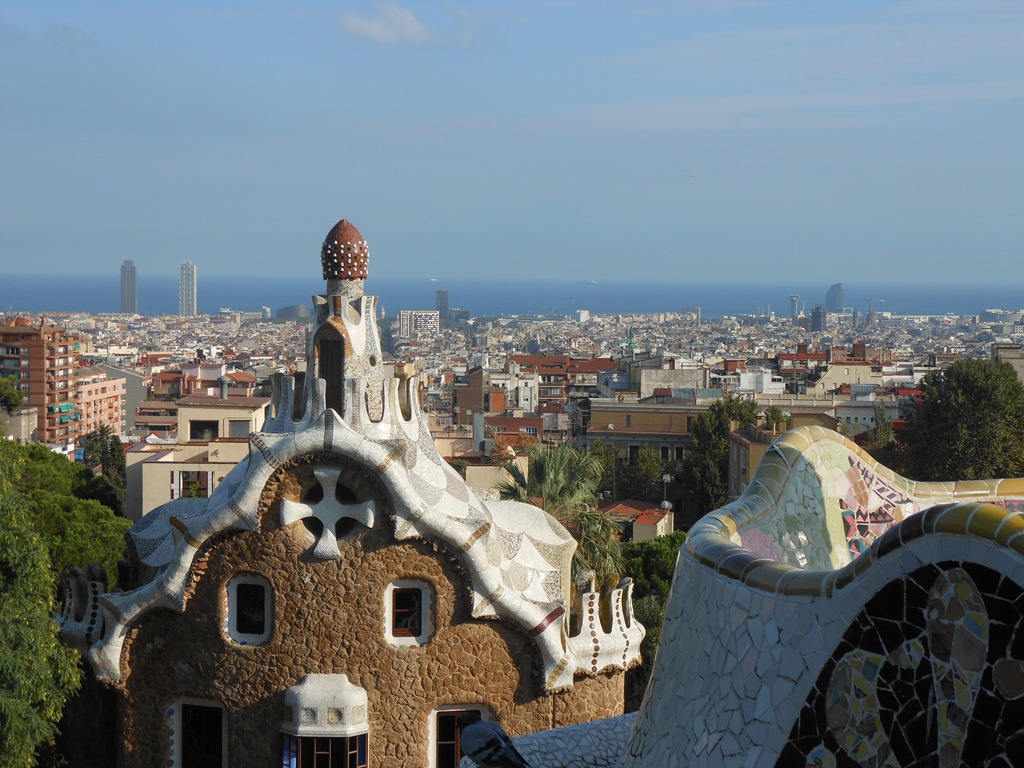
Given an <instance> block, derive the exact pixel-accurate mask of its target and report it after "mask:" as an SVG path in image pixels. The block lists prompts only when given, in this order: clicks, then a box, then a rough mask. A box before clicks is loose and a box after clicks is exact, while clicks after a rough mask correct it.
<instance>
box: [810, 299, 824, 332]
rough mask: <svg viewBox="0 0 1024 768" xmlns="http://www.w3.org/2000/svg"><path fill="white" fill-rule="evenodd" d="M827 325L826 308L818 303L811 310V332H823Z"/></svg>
mask: <svg viewBox="0 0 1024 768" xmlns="http://www.w3.org/2000/svg"><path fill="white" fill-rule="evenodd" d="M827 325H828V309H826V308H825V307H823V306H821V305H820V304H819V305H818V306H816V307H815V308H814V309H812V310H811V332H812V333H824V332H825V328H826V326H827Z"/></svg>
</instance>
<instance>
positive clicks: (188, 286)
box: [178, 261, 199, 317]
mask: <svg viewBox="0 0 1024 768" xmlns="http://www.w3.org/2000/svg"><path fill="white" fill-rule="evenodd" d="M178 314H179V315H181V316H182V317H194V316H195V315H198V314H199V312H198V310H197V309H196V265H195V264H193V263H192V262H191V261H186V262H185V263H184V264H182V265H181V269H180V270H178Z"/></svg>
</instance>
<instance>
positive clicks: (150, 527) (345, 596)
mask: <svg viewBox="0 0 1024 768" xmlns="http://www.w3.org/2000/svg"><path fill="white" fill-rule="evenodd" d="M321 257H322V265H323V273H324V279H325V280H326V281H327V290H326V292H325V294H324V295H321V296H315V297H314V307H315V310H316V317H317V319H316V322H315V323H314V330H313V333H312V335H311V338H310V341H309V349H308V359H309V370H308V374H307V376H306V377H305V379H304V381H303V382H302V385H301V387H300V386H299V385H297V383H296V382H295V380H294V379H292V378H284V379H282V380H281V381H280V382H279V385H278V387H277V389H276V392H275V398H274V412H273V416H272V417H271V418H270V419H269V420H268V421H267V423H266V424H265V425H264V426H263V427H262V429H261V430H260V431H258V432H254V433H253V434H252V435H251V436H250V438H249V453H248V456H247V457H246V458H245V459H243V460H242V461H241V462H240V463H239V464H238V466H237V467H236V468H235V469H234V470H233V471H232V472H231V473H230V474H229V475H227V477H225V478H224V480H223V481H222V482H221V483H220V484H219V485H218V486H217V488H216V490H215V491H214V492H213V494H212V496H211V497H210V498H208V499H203V498H199V499H193V498H185V499H177V500H174V501H171V502H169V503H167V504H164V505H163V506H161V507H158V508H157V509H155V510H154V511H153V512H151V513H150V514H148V515H146V516H145V517H144V518H143V519H142V520H140V521H139V522H137V523H136V524H135V526H134V527H133V528H132V529H131V531H130V534H129V537H130V557H129V562H128V563H127V567H126V568H125V569H123V570H124V573H122V575H121V586H122V587H123V588H124V589H125V590H126V591H115V592H106V591H105V590H106V586H105V585H104V584H103V582H102V579H101V578H100V576H99V574H98V573H96V572H95V571H92V572H91V573H90V574H89V575H86V574H83V573H78V574H77V576H74V575H72V576H69V577H68V578H67V579H66V584H65V593H66V595H67V597H66V599H65V604H64V609H63V612H62V616H61V617H60V620H61V624H62V634H63V636H64V638H65V640H66V641H67V642H69V643H73V644H75V645H76V646H77V647H79V648H81V649H82V651H83V653H84V655H85V657H86V658H87V660H88V662H89V664H90V666H91V669H92V671H93V672H94V674H95V677H96V678H97V679H98V680H99V682H100V686H99V690H100V691H101V692H104V691H105V694H104V695H106V696H107V697H112V698H114V699H116V702H115V704H116V706H115V707H113V708H111V710H112V711H116V715H113V716H112V717H111V718H110V719H111V721H112V725H111V729H110V730H111V731H112V733H109V734H107V735H108V736H109V739H105V738H103V734H102V729H101V728H100V729H97V730H98V733H99V735H98V736H97V737H96V738H95V739H93V741H94V742H95V743H96V750H94V754H93V755H85V754H83V755H76V756H72V760H73V762H75V764H93V763H94V762H95V754H96V753H98V752H101V751H102V748H103V747H102V745H103V744H104V743H107V742H109V744H113V745H115V746H114V747H113V751H114V753H115V755H114V758H113V759H114V761H115V762H116V763H117V764H118V765H120V766H147V767H148V766H153V765H163V766H172V767H173V766H179V767H184V766H193V765H202V766H239V767H241V766H246V768H248V767H249V766H270V765H285V766H296V767H297V768H301V767H308V766H320V765H332V766H333V765H346V766H431V767H432V768H445V767H446V766H455V765H457V764H458V761H459V758H460V756H461V755H460V745H459V738H458V725H457V717H458V714H459V713H460V712H462V711H464V710H470V709H472V710H477V711H479V712H480V713H481V714H482V716H483V717H485V718H493V719H496V720H498V721H500V722H501V724H502V726H503V727H504V728H505V729H506V730H507V731H508V732H509V733H511V734H513V735H519V734H524V733H529V732H532V731H537V730H541V729H545V728H550V727H552V726H561V725H569V724H573V723H579V722H585V721H589V720H594V719H597V718H606V717H609V716H612V715H614V714H617V713H621V711H622V707H623V675H624V671H625V669H626V668H628V667H630V666H632V665H633V664H635V663H637V662H638V661H639V647H640V641H641V640H642V638H643V636H644V629H643V627H642V626H640V625H639V624H638V623H637V622H636V621H635V620H634V619H633V616H632V605H631V598H630V594H631V587H630V586H629V584H628V583H627V584H624V585H622V587H621V588H620V589H617V590H615V591H613V592H612V593H610V594H605V595H603V596H601V595H598V594H595V593H594V592H593V590H592V589H588V584H587V583H586V580H585V579H584V580H583V581H582V582H580V583H578V584H577V585H576V586H577V588H578V589H577V590H576V591H574V590H573V589H572V586H573V585H572V583H571V576H570V561H571V558H572V554H573V550H574V548H575V542H574V541H573V539H572V538H571V537H570V536H569V534H568V533H567V532H566V530H565V529H564V528H563V527H562V526H561V525H560V524H559V523H558V522H557V521H555V520H554V519H553V518H551V517H550V516H548V515H547V514H545V513H544V512H543V511H542V510H540V509H538V508H536V507H532V506H530V505H527V504H521V503H518V502H511V501H481V500H479V499H478V498H477V497H476V496H475V495H474V493H473V492H472V491H471V490H470V489H469V488H468V487H467V486H466V484H465V483H464V482H463V480H462V479H461V478H460V477H459V475H458V474H457V473H456V472H454V471H453V470H452V469H451V468H450V467H449V466H448V465H447V464H446V463H445V462H444V461H443V459H442V458H441V457H440V455H439V454H438V453H437V451H436V449H435V448H434V445H433V442H432V440H431V438H430V434H429V432H428V430H427V426H426V420H425V419H423V418H422V417H421V415H420V412H419V408H418V404H417V398H416V397H415V393H416V386H417V385H416V381H415V378H405V377H403V378H396V377H388V376H386V373H385V371H386V369H385V367H384V365H383V362H382V360H381V350H380V342H379V337H378V332H377V328H376V324H375V320H374V318H375V311H374V310H375V307H376V298H375V297H372V296H365V295H364V294H363V280H364V278H365V277H366V274H367V262H368V250H367V246H366V242H365V241H364V240H363V238H362V236H361V235H360V234H359V232H358V231H357V230H356V229H355V227H353V226H352V225H351V224H350V223H348V222H346V221H341V222H339V223H338V224H337V225H336V226H335V227H334V228H333V229H332V230H331V232H330V233H329V234H328V236H327V239H326V241H325V242H324V245H323V249H322V253H321ZM88 746H91V745H86V747H88ZM90 761H92V762H90Z"/></svg>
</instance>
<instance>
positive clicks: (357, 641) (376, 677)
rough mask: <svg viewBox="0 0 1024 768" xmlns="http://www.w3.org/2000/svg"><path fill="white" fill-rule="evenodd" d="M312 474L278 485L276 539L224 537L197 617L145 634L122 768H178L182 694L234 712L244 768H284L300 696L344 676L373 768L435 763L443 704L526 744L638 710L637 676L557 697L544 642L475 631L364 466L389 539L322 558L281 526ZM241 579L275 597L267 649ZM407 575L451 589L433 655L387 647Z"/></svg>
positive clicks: (133, 680)
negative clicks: (235, 592) (434, 727)
mask: <svg viewBox="0 0 1024 768" xmlns="http://www.w3.org/2000/svg"><path fill="white" fill-rule="evenodd" d="M319 458H320V460H324V461H325V460H326V458H327V457H319ZM331 461H333V462H335V463H338V459H337V458H336V457H335V458H332V459H331ZM312 467H313V464H312V463H309V462H303V463H298V464H295V465H293V466H291V467H286V468H284V469H282V470H280V471H279V472H278V473H277V474H276V475H275V477H274V478H273V479H272V480H271V482H270V483H269V484H268V487H267V490H266V492H265V494H264V500H263V503H262V507H263V509H262V511H261V525H262V528H263V532H260V533H250V532H243V533H237V534H234V535H229V536H224V537H220V538H218V539H216V540H214V541H212V542H211V543H209V544H208V545H207V546H206V548H205V551H204V552H202V553H200V554H199V556H198V557H197V561H196V567H195V568H194V573H195V574H196V575H197V576H196V578H194V579H193V582H192V585H191V586H190V589H189V593H188V600H187V604H186V607H185V612H184V614H183V615H179V614H176V613H172V612H169V611H154V612H152V613H150V614H147V615H146V616H144V617H143V618H142V620H141V621H140V622H139V624H138V625H137V626H136V627H135V628H134V629H133V630H132V631H131V633H130V636H129V639H128V641H127V642H126V645H125V654H126V657H125V661H126V664H125V667H126V670H127V675H126V678H125V681H124V684H123V690H122V695H123V697H124V701H123V709H122V712H124V714H125V717H124V718H123V719H122V732H121V734H120V735H121V744H122V753H121V759H120V764H121V765H122V766H139V767H140V768H141V767H142V766H146V767H147V768H148V767H149V766H154V765H168V764H169V760H170V758H171V743H172V734H171V729H172V724H173V720H172V718H170V717H169V715H168V713H169V711H170V709H171V706H172V704H173V703H174V702H175V700H177V699H179V698H181V697H188V698H195V699H209V700H213V701H218V702H220V703H221V704H223V705H224V707H225V709H226V711H227V729H228V752H229V762H228V764H229V765H230V766H239V767H241V766H246V768H249V767H250V766H256V765H267V766H269V765H277V764H279V761H280V759H281V749H282V743H281V736H280V727H281V721H282V720H283V718H284V691H285V689H286V688H288V687H289V686H292V685H294V684H296V683H298V682H299V681H300V680H301V679H302V677H303V676H304V675H306V674H307V673H311V672H319V673H344V674H346V675H348V678H349V680H350V681H351V682H352V683H354V684H355V685H358V686H361V687H362V688H364V689H365V690H366V692H367V694H368V697H369V752H370V765H371V766H414V765H422V766H425V765H427V763H428V727H429V720H430V712H431V711H432V710H433V709H435V708H436V707H439V706H443V705H455V704H469V705H472V704H483V705H486V706H488V707H489V708H490V709H491V710H492V711H493V712H494V714H495V715H496V716H497V718H498V719H499V720H500V721H501V723H502V725H503V726H504V727H505V728H506V730H507V731H508V732H509V733H510V734H512V735H519V734H524V733H529V732H532V731H536V730H541V729H545V728H550V727H552V726H560V725H568V724H571V723H576V722H585V721H588V720H592V719H596V718H603V717H609V716H612V715H615V714H619V713H621V712H622V707H623V676H622V674H621V673H620V674H618V675H614V676H597V677H594V678H580V679H578V680H577V682H576V685H575V686H574V688H573V689H572V690H571V691H568V692H565V693H562V694H557V695H555V696H544V695H542V694H541V679H540V674H539V671H538V664H537V663H536V661H535V660H536V659H537V652H536V646H535V645H534V643H533V641H532V640H531V639H530V638H528V637H527V636H526V633H525V632H524V631H523V630H521V629H520V628H518V627H515V626H512V625H511V624H509V623H506V622H498V621H478V620H474V619H472V618H471V616H470V613H469V607H470V603H469V595H468V592H466V590H464V589H462V588H461V587H460V588H458V589H457V588H456V587H455V586H454V585H461V584H462V583H463V580H462V579H461V577H460V575H459V570H458V567H457V565H456V564H455V562H454V560H453V558H452V557H451V556H450V554H449V553H448V552H447V551H445V550H440V551H436V550H435V549H434V548H433V547H432V545H430V544H428V543H426V542H403V543H397V542H395V540H394V538H393V535H392V523H391V521H390V519H389V518H388V515H387V503H386V500H385V498H384V496H383V494H382V493H381V491H380V489H379V487H376V485H375V483H374V482H373V480H372V478H370V477H367V476H366V475H364V474H363V473H362V472H360V471H359V470H358V469H356V468H354V467H352V466H347V467H346V466H344V465H343V476H342V477H343V481H344V483H345V485H346V487H348V488H349V489H350V490H352V492H353V494H354V495H355V496H356V497H357V498H360V499H365V498H367V497H369V496H373V497H374V498H375V500H376V503H377V510H378V513H377V520H376V523H375V526H374V528H373V529H372V530H367V529H365V528H362V527H359V528H358V530H357V531H356V532H354V533H353V534H351V535H350V536H349V537H347V538H344V539H341V540H339V542H338V546H339V549H340V551H341V558H340V559H338V560H329V561H323V560H317V559H315V558H313V556H312V555H311V548H312V546H313V544H314V542H315V540H316V539H315V537H314V536H313V534H312V533H310V532H309V531H308V530H307V528H306V527H305V526H304V525H303V524H302V523H295V524H293V525H290V526H288V527H287V528H282V527H280V524H279V514H278V506H279V505H278V501H279V500H280V499H281V498H289V499H292V500H294V501H298V500H300V499H301V498H302V495H303V494H304V493H305V492H306V491H308V490H309V489H310V488H312V487H313V486H315V485H316V481H315V479H314V478H313V475H312ZM238 574H257V575H260V576H262V577H263V578H265V579H267V580H268V581H269V582H270V584H271V587H272V593H273V598H272V603H273V609H272V622H273V629H272V634H271V637H270V638H269V640H268V641H267V642H266V643H265V644H264V645H261V646H255V647H245V646H239V645H237V644H235V643H234V642H232V641H231V640H230V639H228V637H227V634H226V630H225V629H224V624H225V621H226V618H227V601H226V585H227V582H228V580H229V579H230V578H231V577H233V576H235V575H238ZM399 578H404V579H417V580H420V581H424V582H427V583H429V584H430V585H431V586H432V587H433V589H434V590H435V595H436V602H435V605H434V612H433V622H434V627H435V631H434V635H433V636H432V637H431V638H430V639H429V640H428V641H427V643H426V644H425V645H424V646H422V647H401V648H395V647H392V646H389V645H388V644H387V642H386V641H385V635H384V621H385V616H384V592H385V588H386V587H387V585H388V584H389V583H391V582H392V581H394V580H395V579H399Z"/></svg>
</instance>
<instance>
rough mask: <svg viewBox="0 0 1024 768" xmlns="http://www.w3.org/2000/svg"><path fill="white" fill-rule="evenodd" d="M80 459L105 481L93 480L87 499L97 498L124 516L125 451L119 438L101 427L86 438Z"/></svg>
mask: <svg viewBox="0 0 1024 768" xmlns="http://www.w3.org/2000/svg"><path fill="white" fill-rule="evenodd" d="M82 459H83V461H84V462H85V466H86V467H88V468H89V469H92V470H97V469H98V470H99V471H100V472H101V473H102V474H100V475H98V476H97V477H99V478H103V479H104V480H105V481H106V482H95V481H93V488H92V492H91V494H90V495H89V496H88V497H87V498H91V499H96V500H97V501H99V502H100V503H102V504H105V505H106V506H108V507H110V508H111V509H112V510H114V511H115V512H117V513H118V514H119V515H123V514H124V512H125V495H126V491H125V488H126V480H125V474H126V471H127V469H126V466H125V457H124V448H123V447H122V446H121V439H120V438H119V437H118V436H117V435H116V434H115V433H114V430H113V428H112V427H111V426H110V425H109V424H100V426H99V429H97V430H96V431H95V432H93V433H92V434H90V435H87V436H86V438H85V443H84V446H83V451H82Z"/></svg>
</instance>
